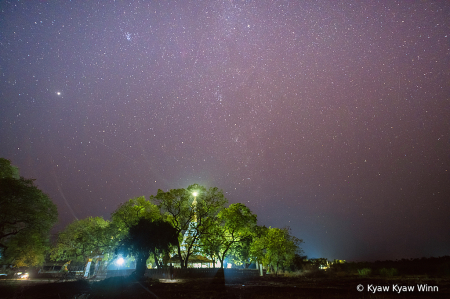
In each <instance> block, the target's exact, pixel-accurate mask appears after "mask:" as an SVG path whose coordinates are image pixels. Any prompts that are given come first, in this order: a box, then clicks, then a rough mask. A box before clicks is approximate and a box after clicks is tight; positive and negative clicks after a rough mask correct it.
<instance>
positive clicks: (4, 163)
mask: <svg viewBox="0 0 450 299" xmlns="http://www.w3.org/2000/svg"><path fill="white" fill-rule="evenodd" d="M4 178H13V179H16V180H18V179H19V178H20V176H19V168H17V167H16V166H13V165H11V161H9V160H8V159H5V158H0V179H4Z"/></svg>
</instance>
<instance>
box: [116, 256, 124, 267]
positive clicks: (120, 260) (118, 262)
mask: <svg viewBox="0 0 450 299" xmlns="http://www.w3.org/2000/svg"><path fill="white" fill-rule="evenodd" d="M124 262H125V260H124V259H123V258H121V257H119V258H118V259H117V261H116V264H117V265H119V266H120V265H122V264H123V263H124Z"/></svg>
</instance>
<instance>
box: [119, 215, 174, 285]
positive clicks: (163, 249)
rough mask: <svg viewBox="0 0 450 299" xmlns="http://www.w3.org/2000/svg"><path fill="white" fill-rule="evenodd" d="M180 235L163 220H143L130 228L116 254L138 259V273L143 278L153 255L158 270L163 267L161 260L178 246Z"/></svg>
mask: <svg viewBox="0 0 450 299" xmlns="http://www.w3.org/2000/svg"><path fill="white" fill-rule="evenodd" d="M177 242H178V235H177V232H176V230H175V229H174V228H173V226H172V225H171V224H170V223H168V222H165V221H163V220H161V219H158V220H155V221H151V220H150V219H145V218H142V219H140V220H139V221H138V223H137V224H136V225H134V226H132V227H130V229H129V231H128V235H127V236H126V237H125V238H124V239H123V240H122V241H121V242H120V245H119V247H118V248H117V249H116V254H123V255H125V256H126V255H132V256H134V257H135V259H136V272H137V274H138V276H140V277H142V276H143V275H144V273H145V269H146V262H147V260H148V258H149V256H150V253H152V254H153V257H154V259H155V262H156V263H157V265H158V268H159V267H160V266H161V265H160V264H159V262H158V260H159V258H160V257H161V256H162V255H163V254H164V253H167V252H168V251H169V247H170V246H171V245H176V243H177Z"/></svg>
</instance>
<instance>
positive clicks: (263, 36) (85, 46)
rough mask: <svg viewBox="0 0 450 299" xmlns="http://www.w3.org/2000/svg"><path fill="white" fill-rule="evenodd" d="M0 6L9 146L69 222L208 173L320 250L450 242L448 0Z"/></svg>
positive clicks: (9, 154) (404, 252)
mask: <svg viewBox="0 0 450 299" xmlns="http://www.w3.org/2000/svg"><path fill="white" fill-rule="evenodd" d="M0 8H1V17H0V33H1V43H0V67H1V74H2V76H1V81H0V91H1V105H0V121H1V122H0V124H1V130H0V141H1V142H0V156H1V157H5V158H8V159H10V160H11V161H12V164H14V165H17V166H19V168H20V170H21V174H22V175H23V176H25V177H33V178H36V179H37V181H36V182H37V184H38V185H39V186H40V188H41V189H43V190H44V191H45V192H46V193H48V194H49V195H50V197H51V198H52V200H53V201H54V202H55V203H56V204H57V205H58V208H59V213H60V222H59V224H58V228H57V229H61V228H62V227H64V226H65V225H67V224H68V223H70V221H72V220H73V219H75V218H84V217H87V216H97V215H99V216H104V217H106V218H107V217H109V214H110V213H111V212H112V211H114V210H115V209H116V207H117V206H118V205H119V204H120V203H122V202H124V201H125V200H127V199H129V198H131V197H135V196H141V195H146V196H148V195H151V194H156V191H157V189H158V188H160V189H164V190H166V189H172V188H184V187H187V186H188V185H190V184H192V183H199V184H202V185H205V186H217V187H219V188H221V189H223V190H224V192H225V194H226V197H227V198H228V199H229V201H230V202H242V203H244V204H245V205H247V206H248V207H249V208H250V209H252V211H253V212H254V213H256V214H257V215H258V221H259V224H261V225H266V226H277V227H283V226H290V227H291V228H292V229H293V233H294V235H296V236H297V237H299V238H302V239H304V241H305V244H304V249H305V253H306V254H307V255H308V256H310V257H327V258H329V259H333V258H339V259H347V260H358V259H385V258H386V259H396V258H404V257H406V258H408V257H421V256H439V255H448V254H449V249H450V242H449V239H448V235H449V233H450V228H449V225H448V214H449V212H450V202H449V199H450V170H449V167H450V166H449V165H450V100H449V95H450V84H449V82H450V68H449V65H450V36H449V34H450V23H449V21H448V20H450V5H448V4H447V3H445V2H424V1H421V2H411V1H399V0H396V1H314V2H312V1H288V0H284V1H283V0H280V1H251V0H243V1H238V0H228V1H212V0H211V1H209V0H208V1H206V0H205V1H167V2H162V1H127V2H126V1H114V2H113V1H100V2H98V3H94V2H91V1H85V2H68V1H58V2H38V1H32V2H24V3H22V2H15V1H4V2H3V3H2V4H1V5H0Z"/></svg>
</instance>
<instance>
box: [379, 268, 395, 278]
mask: <svg viewBox="0 0 450 299" xmlns="http://www.w3.org/2000/svg"><path fill="white" fill-rule="evenodd" d="M378 272H379V273H380V275H381V276H383V277H393V276H397V275H398V271H397V269H395V268H382V269H380V270H379V271H378Z"/></svg>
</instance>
